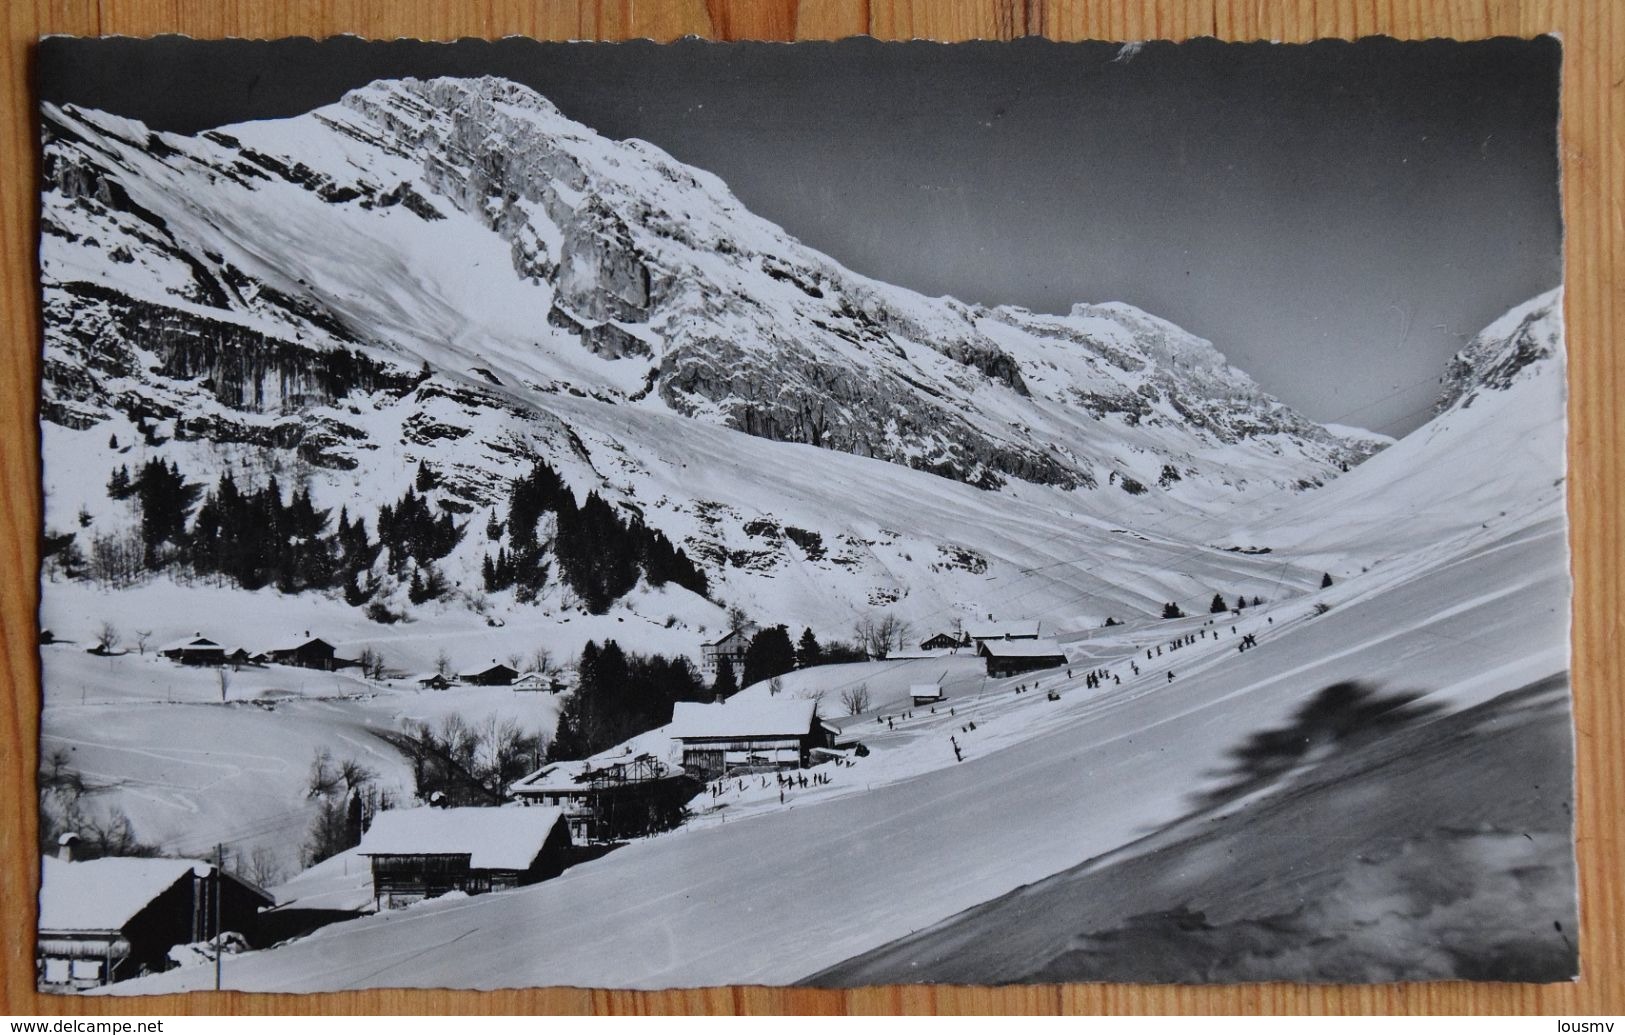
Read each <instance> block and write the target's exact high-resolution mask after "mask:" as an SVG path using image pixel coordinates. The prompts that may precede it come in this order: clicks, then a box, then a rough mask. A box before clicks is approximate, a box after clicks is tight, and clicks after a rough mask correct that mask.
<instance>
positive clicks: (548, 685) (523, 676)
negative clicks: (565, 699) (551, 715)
mask: <svg viewBox="0 0 1625 1035" xmlns="http://www.w3.org/2000/svg"><path fill="white" fill-rule="evenodd" d="M509 685H510V686H512V687H513V688H514V689H515V690H520V691H526V692H530V693H541V692H544V691H545V692H547V693H550V694H557V693H562V692H563V691H564V680H562V679H560V678H559V677H558V676H550V675H547V674H546V673H545V672H521V673H519V675H517V676H515V677H514V681H513V682H512V683H510V684H509Z"/></svg>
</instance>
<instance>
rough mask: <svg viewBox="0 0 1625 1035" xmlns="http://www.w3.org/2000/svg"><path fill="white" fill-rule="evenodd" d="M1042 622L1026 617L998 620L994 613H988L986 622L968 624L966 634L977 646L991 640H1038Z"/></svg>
mask: <svg viewBox="0 0 1625 1035" xmlns="http://www.w3.org/2000/svg"><path fill="white" fill-rule="evenodd" d="M1042 624H1043V623H1041V622H1039V621H1037V620H1036V619H1025V618H1024V619H1020V620H1018V621H999V622H996V621H994V620H993V616H992V615H988V617H987V621H985V622H972V623H970V624H968V625H966V626H965V636H966V638H967V639H968V640H970V641H971V642H973V643H975V644H976V645H977V646H981V645H982V644H984V643H987V642H988V641H989V640H1036V639H1038V631H1039V629H1040V628H1041V627H1042Z"/></svg>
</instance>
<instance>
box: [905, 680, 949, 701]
mask: <svg viewBox="0 0 1625 1035" xmlns="http://www.w3.org/2000/svg"><path fill="white" fill-rule="evenodd" d="M908 696H909V697H910V698H911V699H912V700H913V701H914V703H915V705H927V704H936V703H937V702H938V701H941V700H944V698H945V695H944V694H943V692H942V684H941V683H916V684H914V685H913V686H911V687H909V688H908Z"/></svg>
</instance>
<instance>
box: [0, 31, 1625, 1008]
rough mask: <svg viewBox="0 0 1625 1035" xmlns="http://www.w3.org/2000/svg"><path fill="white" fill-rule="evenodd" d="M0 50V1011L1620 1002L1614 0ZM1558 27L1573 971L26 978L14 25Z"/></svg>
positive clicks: (28, 849)
mask: <svg viewBox="0 0 1625 1035" xmlns="http://www.w3.org/2000/svg"><path fill="white" fill-rule="evenodd" d="M4 18H5V34H6V40H5V50H4V53H3V54H0V75H3V78H4V91H5V105H4V113H3V121H0V163H3V174H0V261H3V263H4V269H5V279H4V283H3V285H0V292H3V294H0V334H3V337H0V558H3V568H0V647H3V650H4V656H3V659H0V679H3V680H4V683H5V687H4V691H3V693H0V734H3V736H4V743H5V744H6V750H5V752H4V754H3V755H0V759H3V761H0V773H3V776H0V780H3V786H0V791H3V793H0V845H3V846H4V859H3V861H0V906H3V912H4V918H3V929H4V934H5V937H4V942H3V957H0V978H3V983H0V997H3V998H0V1013H9V1014H19V1013H20V1014H31V1013H51V1014H57V1015H62V1014H70V1013H71V1014H91V1013H113V1014H128V1013H158V1014H179V1013H239V1012H240V1013H283V1014H299V1013H442V1012H455V1013H476V1014H477V1013H515V1012H523V1013H578V1012H599V1013H744V1012H750V1013H773V1012H789V1013H836V1014H838V1013H877V1012H878V1013H896V1012H909V1013H944V1014H946V1013H986V1012H998V1013H1057V1012H1067V1013H1178V1012H1184V1013H1289V1014H1297V1013H1311V1014H1312V1013H1469V1012H1471V1013H1513V1014H1516V1013H1539V1014H1566V1015H1570V1016H1573V1015H1576V1014H1597V1013H1612V1014H1619V1013H1625V980H1622V971H1625V967H1622V961H1625V909H1622V903H1621V880H1622V877H1625V857H1622V853H1621V842H1620V825H1621V823H1620V821H1621V818H1622V815H1621V814H1622V804H1625V763H1622V760H1621V759H1622V755H1625V743H1622V732H1625V727H1622V724H1621V712H1622V708H1621V700H1622V698H1625V686H1622V685H1621V682H1622V680H1621V665H1620V657H1619V653H1618V649H1617V648H1618V643H1619V639H1620V634H1621V632H1622V627H1625V620H1622V618H1621V615H1622V613H1625V612H1622V610H1621V603H1622V594H1621V587H1620V557H1621V538H1620V528H1621V525H1620V514H1619V512H1620V509H1621V504H1622V502H1625V500H1622V498H1621V491H1620V486H1621V479H1620V474H1621V466H1622V459H1621V458H1622V456H1625V452H1622V450H1621V449H1620V445H1621V442H1622V437H1621V426H1620V406H1619V402H1618V400H1619V392H1620V386H1621V382H1620V369H1621V361H1620V356H1621V351H1620V350H1619V349H1617V348H1616V347H1615V335H1616V334H1618V333H1621V332H1622V330H1625V283H1622V281H1621V278H1620V273H1621V270H1620V267H1619V258H1620V246H1621V229H1622V220H1621V216H1622V208H1621V206H1622V202H1621V199H1622V198H1625V189H1622V188H1625V179H1622V175H1625V154H1622V145H1621V133H1620V124H1621V119H1622V118H1625V104H1621V92H1622V91H1625V40H1622V29H1625V4H1621V3H1619V2H1618V0H1434V2H1428V0H1323V2H1317V0H1296V2H1292V0H1282V2H1278V3H1277V2H1273V0H1160V2H1159V0H1094V2H1085V0H1079V2H1071V3H1056V2H1045V0H1025V2H1022V3H1017V2H1013V0H1003V2H993V0H919V2H915V3H910V2H908V0H816V2H806V3H798V2H797V0H772V2H761V0H756V2H752V0H641V2H637V3H634V2H633V0H597V2H594V0H533V2H529V3H526V2H521V0H327V2H316V0H307V2H290V3H270V2H264V0H101V2H96V0H51V2H47V0H33V2H31V0H8V6H7V7H6V9H5V14H4ZM1554 31H1555V32H1557V33H1558V34H1560V35H1561V37H1562V39H1563V43H1564V67H1563V96H1562V105H1563V124H1562V136H1561V146H1562V150H1563V177H1564V183H1563V209H1564V216H1565V220H1566V223H1567V227H1568V236H1567V241H1566V244H1565V248H1566V259H1567V278H1566V279H1567V285H1568V292H1567V318H1568V343H1569V362H1570V365H1569V375H1570V404H1569V406H1570V409H1569V417H1570V429H1569V450H1570V461H1569V466H1570V471H1569V475H1570V477H1569V481H1568V485H1569V511H1570V516H1571V519H1572V521H1573V530H1572V537H1573V544H1574V576H1575V589H1576V598H1575V623H1574V690H1575V714H1576V724H1577V728H1578V747H1579V760H1580V765H1579V773H1578V802H1577V804H1578V810H1577V814H1578V818H1579V836H1578V846H1579V858H1580V867H1581V884H1582V903H1581V912H1582V922H1581V951H1582V969H1583V977H1582V979H1581V980H1580V981H1579V982H1577V983H1575V984H1573V985H1545V986H1541V985H1491V984H1481V985H1474V984H1467V983H1436V984H1415V985H1377V986H1365V987H1362V986H1299V985H1241V986H1223V987H1176V986H1170V987H1156V986H1124V985H1061V986H1055V985H1046V986H1030V987H1016V988H1007V989H980V988H957V987H930V986H917V987H908V986H903V987H887V988H874V989H862V990H857V991H851V992H833V991H832V992H825V991H810V990H802V989H793V990H782V989H762V988H720V989H710V990H704V991H693V992H664V993H634V992H606V991H587V990H580V989H537V990H529V991H517V992H502V993H472V992H440V991H413V992H400V991H368V992H353V993H345V994H328V995H311V996H290V995H281V996H273V995H249V994H243V993H208V994H202V993H200V994H197V995H193V996H190V997H162V998H151V999H125V998H120V999H100V1000H86V999H68V998H64V997H54V996H40V995H38V994H36V993H35V991H34V987H33V981H34V978H33V972H34V963H33V926H34V913H33V901H34V896H35V893H36V880H37V872H38V858H37V856H36V855H35V854H34V851H33V849H32V846H33V845H34V843H35V834H34V801H35V796H34V791H33V787H34V773H35V766H36V760H37V755H36V752H37V744H36V740H37V734H38V715H39V703H38V687H39V671H38V664H37V655H36V648H35V642H36V639H35V637H36V629H35V615H36V609H37V605H38V597H37V593H38V589H37V586H38V582H37V577H38V562H39V550H38V545H37V544H38V541H39V529H40V501H39V468H38V463H39V459H38V457H39V451H38V449H39V447H38V427H37V423H36V422H37V419H38V413H37V400H38V379H39V322H38V319H39V318H38V305H37V292H36V277H35V246H36V237H37V225H36V207H37V198H36V194H35V183H36V164H35V163H36V150H37V148H36V141H37V139H38V138H37V122H36V119H35V115H34V101H33V95H32V85H31V77H32V66H33V44H34V41H35V40H36V39H37V38H38V37H39V36H41V35H44V34H51V33H67V34H75V35H98V34H123V35H131V36H147V35H154V34H159V33H184V34H187V35H191V36H197V37H228V36H236V37H248V38H255V37H260V38H269V37H278V36H300V35H308V36H328V35H333V34H338V33H353V34H357V35H362V36H367V37H374V38H393V37H397V36H406V37H418V38H424V39H455V38H458V37H463V36H479V37H500V36H507V35H524V36H533V37H537V38H542V39H626V38H634V37H648V38H652V39H656V40H669V39H673V38H676V37H679V36H684V35H690V34H693V35H698V36H705V37H710V38H715V39H835V38H840V37H843V36H850V35H854V34H863V33H867V34H870V35H873V36H877V37H881V38H886V39H907V38H912V37H923V38H931V39H938V40H963V39H975V38H989V39H991V38H999V39H1007V38H1010V37H1012V36H1021V35H1030V34H1037V35H1044V36H1048V37H1050V38H1053V39H1063V40H1079V39H1107V40H1133V39H1184V38H1188V37H1192V36H1204V35H1211V36H1219V37H1222V38H1225V39H1236V40H1253V39H1275V40H1284V41H1302V40H1310V39H1315V38H1317V37H1324V36H1335V37H1344V38H1357V37H1360V36H1366V35H1373V34H1385V35H1391V36H1398V37H1402V38H1427V37H1432V36H1450V37H1455V38H1459V39H1469V38H1481V37H1486V36H1497V35H1512V36H1531V35H1536V34H1540V33H1544V32H1554Z"/></svg>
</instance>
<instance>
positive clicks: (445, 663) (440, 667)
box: [434, 650, 453, 679]
mask: <svg viewBox="0 0 1625 1035" xmlns="http://www.w3.org/2000/svg"><path fill="white" fill-rule="evenodd" d="M434 670H435V673H436V674H437V675H439V676H440V677H442V678H443V679H450V678H451V677H452V675H453V673H452V667H451V655H450V654H447V653H446V652H445V650H441V652H440V653H439V654H436V655H435V656H434Z"/></svg>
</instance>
